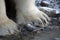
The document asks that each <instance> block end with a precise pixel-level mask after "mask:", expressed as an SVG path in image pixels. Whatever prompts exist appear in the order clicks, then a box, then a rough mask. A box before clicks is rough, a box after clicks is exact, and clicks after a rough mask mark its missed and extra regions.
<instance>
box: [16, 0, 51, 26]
mask: <svg viewBox="0 0 60 40" xmlns="http://www.w3.org/2000/svg"><path fill="white" fill-rule="evenodd" d="M15 3H16V10H17V23H18V24H20V23H23V22H25V23H29V22H30V21H31V20H39V21H40V22H41V23H42V25H44V24H43V21H42V20H45V22H46V25H47V24H48V21H47V19H48V20H50V18H49V17H48V16H47V15H46V14H45V13H44V12H42V11H39V10H38V8H37V7H36V6H35V0H15Z"/></svg>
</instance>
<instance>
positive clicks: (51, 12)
mask: <svg viewBox="0 0 60 40" xmlns="http://www.w3.org/2000/svg"><path fill="white" fill-rule="evenodd" d="M39 10H41V11H43V12H44V13H46V14H47V15H49V16H50V17H52V16H56V17H57V16H60V12H59V11H58V10H56V9H53V8H49V7H40V8H39Z"/></svg>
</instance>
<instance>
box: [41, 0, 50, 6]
mask: <svg viewBox="0 0 60 40" xmlns="http://www.w3.org/2000/svg"><path fill="white" fill-rule="evenodd" d="M40 5H41V6H48V5H50V3H49V2H48V1H41V3H40Z"/></svg>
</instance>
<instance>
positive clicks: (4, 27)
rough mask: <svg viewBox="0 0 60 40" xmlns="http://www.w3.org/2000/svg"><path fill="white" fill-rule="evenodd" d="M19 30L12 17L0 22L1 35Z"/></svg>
mask: <svg viewBox="0 0 60 40" xmlns="http://www.w3.org/2000/svg"><path fill="white" fill-rule="evenodd" d="M17 31H18V29H17V24H16V23H15V22H13V21H12V20H10V19H9V20H7V21H4V22H2V23H0V35H2V36H5V35H11V34H14V33H15V32H17Z"/></svg>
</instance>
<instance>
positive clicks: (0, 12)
mask: <svg viewBox="0 0 60 40" xmlns="http://www.w3.org/2000/svg"><path fill="white" fill-rule="evenodd" d="M15 31H17V24H16V23H15V22H13V21H12V20H10V19H9V18H8V17H7V16H6V9H5V3H4V0H0V35H3V36H4V35H10V34H14V33H15Z"/></svg>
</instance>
